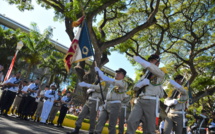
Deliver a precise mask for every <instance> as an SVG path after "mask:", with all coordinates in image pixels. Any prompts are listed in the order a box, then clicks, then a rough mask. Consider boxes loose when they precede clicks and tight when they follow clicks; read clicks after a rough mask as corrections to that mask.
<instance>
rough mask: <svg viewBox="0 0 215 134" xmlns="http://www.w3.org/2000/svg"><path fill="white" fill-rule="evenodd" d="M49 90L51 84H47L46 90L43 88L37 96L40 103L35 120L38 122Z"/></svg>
mask: <svg viewBox="0 0 215 134" xmlns="http://www.w3.org/2000/svg"><path fill="white" fill-rule="evenodd" d="M47 90H49V86H46V87H45V89H44V90H41V91H40V93H39V95H38V97H37V100H38V105H37V109H36V112H35V119H34V121H36V122H39V121H40V116H41V113H42V110H43V102H44V94H45V92H46V91H47Z"/></svg>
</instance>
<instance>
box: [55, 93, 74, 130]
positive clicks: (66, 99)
mask: <svg viewBox="0 0 215 134" xmlns="http://www.w3.org/2000/svg"><path fill="white" fill-rule="evenodd" d="M61 103H62V106H61V109H60V115H59V118H58V120H57V127H61V128H63V126H62V124H63V120H64V118H65V116H66V113H67V111H68V109H69V108H70V106H71V103H72V98H71V92H67V93H66V96H63V97H62V99H61Z"/></svg>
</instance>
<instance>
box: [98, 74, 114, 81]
mask: <svg viewBox="0 0 215 134" xmlns="http://www.w3.org/2000/svg"><path fill="white" fill-rule="evenodd" d="M101 78H102V80H103V81H107V82H114V81H115V80H114V79H112V78H110V77H108V76H106V75H103V77H101Z"/></svg>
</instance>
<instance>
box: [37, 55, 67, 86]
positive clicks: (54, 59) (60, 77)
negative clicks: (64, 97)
mask: <svg viewBox="0 0 215 134" xmlns="http://www.w3.org/2000/svg"><path fill="white" fill-rule="evenodd" d="M63 56H64V55H63V53H61V52H57V51H52V52H51V54H50V55H49V56H47V57H46V58H45V59H43V62H42V63H41V64H40V65H39V66H40V67H42V68H47V69H48V71H47V73H46V74H43V76H42V77H44V76H50V79H49V82H48V83H49V84H51V83H53V82H55V83H56V84H57V86H58V87H59V84H60V83H61V82H62V81H65V80H66V78H67V72H66V69H65V67H64V61H63Z"/></svg>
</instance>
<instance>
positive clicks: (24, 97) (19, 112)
mask: <svg viewBox="0 0 215 134" xmlns="http://www.w3.org/2000/svg"><path fill="white" fill-rule="evenodd" d="M27 90H28V81H23V87H22V90H21V94H22V97H21V101H20V104H19V106H18V108H17V114H18V118H21V116H22V110H23V104H24V102H25V99H26V95H25V94H27Z"/></svg>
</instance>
